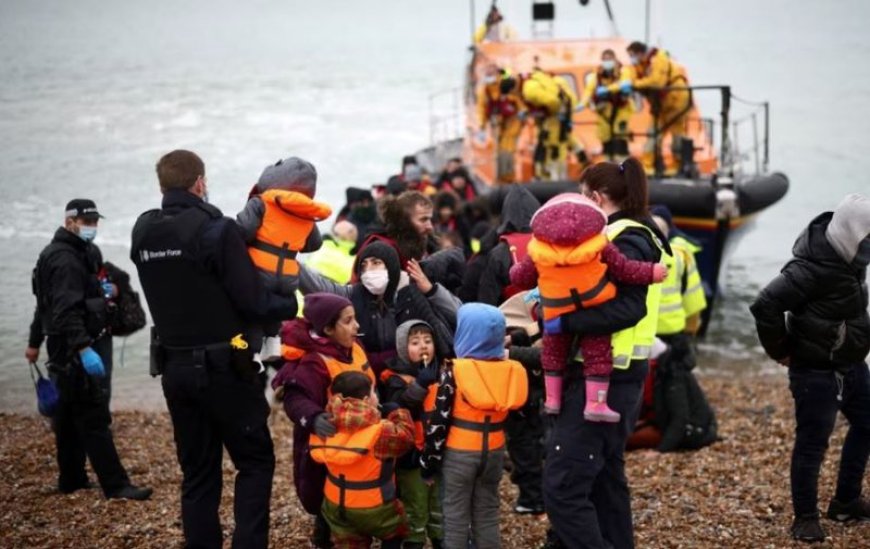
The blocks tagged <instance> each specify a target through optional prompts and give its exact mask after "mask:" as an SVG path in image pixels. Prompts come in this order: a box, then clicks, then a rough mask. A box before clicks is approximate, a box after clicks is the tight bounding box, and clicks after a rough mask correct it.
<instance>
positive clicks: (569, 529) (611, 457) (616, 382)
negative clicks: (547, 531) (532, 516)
mask: <svg viewBox="0 0 870 549" xmlns="http://www.w3.org/2000/svg"><path fill="white" fill-rule="evenodd" d="M648 369H649V364H648V363H647V362H646V361H645V360H644V361H632V362H631V366H630V368H629V370H626V371H619V370H614V373H613V375H612V376H611V378H610V392H609V394H608V395H607V402H608V404H610V407H611V408H613V409H614V410H616V411H617V412H619V413H620V414H621V418H620V421H619V423H596V422H588V421H586V420H584V419H583V408H584V406H585V404H586V393H585V390H584V380H583V379H582V378H580V377H579V376H574V377H573V378H572V379H571V380H570V381H568V379H567V378H566V381H568V383H566V389H565V390H564V394H563V397H562V411H561V413H560V414H559V416H558V417H557V418H556V421H555V425H554V426H553V431H552V433H551V434H550V437H549V440H548V441H547V448H546V450H547V461H546V464H545V468H544V504H545V505H546V508H547V515H548V516H549V518H550V524H551V525H552V528H553V530H554V531H555V533H556V536H557V537H558V540H559V541H560V542H561V544H562V545H563V546H564V547H571V548H574V547H590V548H601V547H611V546H612V547H615V548H617V549H623V548H631V547H634V529H633V525H632V519H631V496H630V494H629V490H628V481H627V479H626V477H625V441H626V440H627V438H628V435H629V434H630V433H631V432H632V431H633V429H634V424H635V422H636V421H637V416H638V413H639V412H640V402H641V396H642V392H643V381H644V378H645V377H646V373H647V370H648Z"/></svg>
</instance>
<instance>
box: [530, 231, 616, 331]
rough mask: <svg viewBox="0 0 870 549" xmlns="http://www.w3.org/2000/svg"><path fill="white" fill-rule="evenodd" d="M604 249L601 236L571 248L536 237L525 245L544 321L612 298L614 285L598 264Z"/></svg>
mask: <svg viewBox="0 0 870 549" xmlns="http://www.w3.org/2000/svg"><path fill="white" fill-rule="evenodd" d="M605 246H607V237H606V236H604V235H603V234H599V235H595V236H594V237H592V238H590V239H588V240H587V241H586V242H583V243H582V244H580V245H579V246H572V247H568V246H556V245H554V244H547V243H546V242H542V241H540V240H538V239H536V238H533V239H532V241H531V242H529V257H531V258H532V261H534V262H535V267H536V268H537V270H538V288H539V289H540V291H541V305H542V306H543V307H544V319H545V320H550V319H553V318H556V317H557V316H560V315H563V314H565V313H570V312H573V311H576V310H578V309H581V308H586V307H594V306H595V305H599V304H601V303H604V302H605V301H609V300H611V299H613V298H614V297H615V296H616V286H614V285H613V283H611V282H610V281H609V280H608V279H607V265H605V264H604V262H602V261H601V251H602V250H603V249H604V247H605Z"/></svg>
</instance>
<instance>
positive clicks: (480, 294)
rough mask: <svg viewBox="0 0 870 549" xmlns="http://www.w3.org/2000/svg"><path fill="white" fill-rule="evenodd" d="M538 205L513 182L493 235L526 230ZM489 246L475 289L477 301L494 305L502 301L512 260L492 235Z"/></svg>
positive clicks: (535, 200)
mask: <svg viewBox="0 0 870 549" xmlns="http://www.w3.org/2000/svg"><path fill="white" fill-rule="evenodd" d="M540 207H541V203H540V202H538V199H537V198H535V196H534V195H533V194H532V193H531V192H529V190H528V189H527V188H525V187H524V186H522V185H515V186H514V187H513V188H511V190H510V191H508V194H507V196H506V197H505V199H504V207H503V208H502V211H501V224H500V225H499V226H498V229H497V230H496V235H497V237H502V236H505V235H508V234H512V233H530V232H532V229H531V227H530V226H529V224H530V222H531V220H532V216H533V215H535V212H536V211H538V208H540ZM493 240H494V242H492V245H493V247H492V249H491V250H490V251H489V252H488V253H486V254H485V255H486V258H485V259H484V258H482V257H481V258H480V259H481V260H483V261H485V267H484V269H483V274H482V275H481V277H480V281H479V286H478V290H477V301H480V302H482V303H487V304H489V305H494V306H498V305H500V304H501V302H502V301H503V299H502V293H503V292H504V289H505V287H507V286H508V285H509V284H510V268H511V265H512V264H513V259H512V258H511V252H510V248H509V247H508V245H507V244H506V243H505V242H502V241H496V240H495V239H493Z"/></svg>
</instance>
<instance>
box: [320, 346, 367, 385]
mask: <svg viewBox="0 0 870 549" xmlns="http://www.w3.org/2000/svg"><path fill="white" fill-rule="evenodd" d="M318 354H319V355H320V358H321V360H323V363H324V364H325V365H326V370H327V371H328V372H329V378H330V379H335V378H336V377H337V376H338V374H340V373H342V372H349V371H353V372H362V373H364V374H366V375H367V376H369V379H371V380H372V383H375V382H376V381H377V380H376V379H375V373H374V371H373V370H372V368H371V366H369V361H368V358H367V357H366V352H365V351H364V350H363V348H362V346H361V345H360V344H359V343H356V342H354V344H353V350H352V351H351V362H350V363H349V364H348V363H347V362H342V361H341V360H338V359H337V358H333V357H331V356H327V355H325V354H323V353H318Z"/></svg>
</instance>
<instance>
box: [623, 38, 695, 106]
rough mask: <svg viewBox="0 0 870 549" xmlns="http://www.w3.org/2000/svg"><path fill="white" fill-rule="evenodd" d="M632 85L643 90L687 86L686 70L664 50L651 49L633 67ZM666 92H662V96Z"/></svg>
mask: <svg viewBox="0 0 870 549" xmlns="http://www.w3.org/2000/svg"><path fill="white" fill-rule="evenodd" d="M632 76H633V78H632V85H633V86H634V87H635V88H636V89H639V90H641V91H642V90H643V88H664V87H666V86H683V85H687V83H688V78H687V74H686V69H685V67H683V66H682V65H681V64H679V63H677V62H676V61H674V60H673V59H671V56H670V55H668V53H667V52H666V51H664V50H660V49H657V48H653V50H652V51H650V52H649V54H648V55H647V58H646V60H644V61H643V62H642V63H641V64H640V65H635V66H634V67H633V74H632ZM666 93H667V92H662V96H664V94H666Z"/></svg>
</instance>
